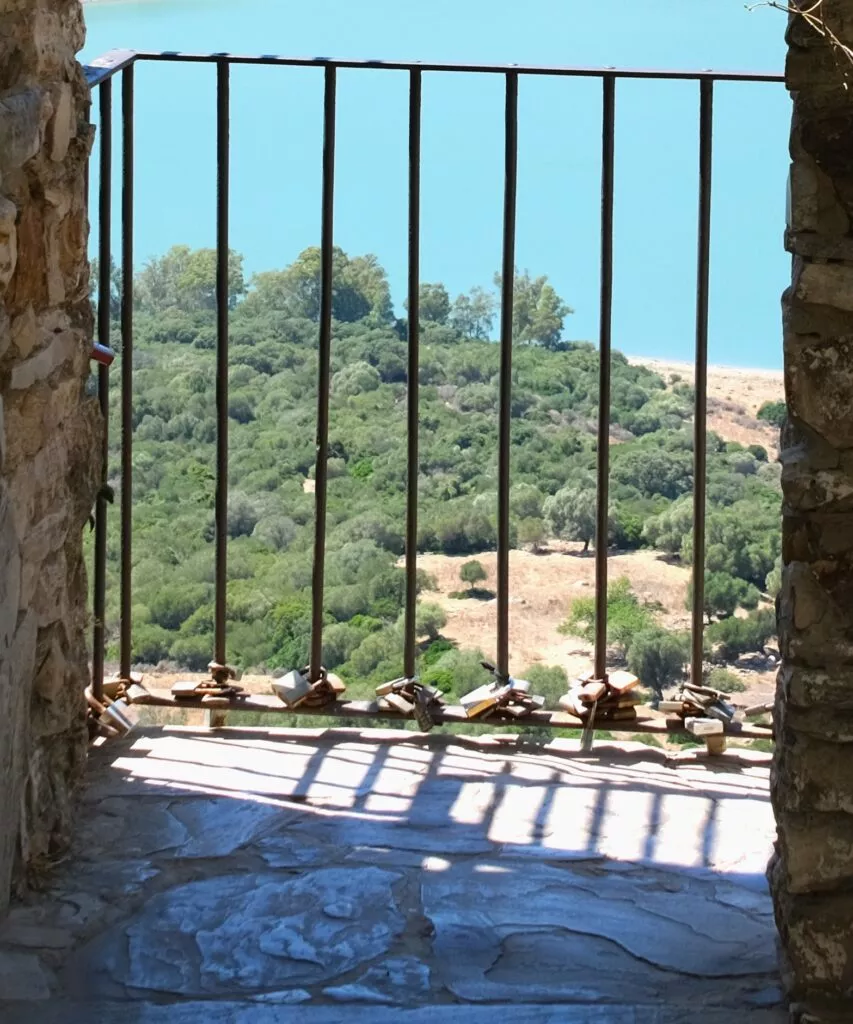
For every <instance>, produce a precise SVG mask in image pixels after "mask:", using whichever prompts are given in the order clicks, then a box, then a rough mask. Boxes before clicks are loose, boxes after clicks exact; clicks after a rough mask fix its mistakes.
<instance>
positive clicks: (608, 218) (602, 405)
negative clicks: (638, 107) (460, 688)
mask: <svg viewBox="0 0 853 1024" xmlns="http://www.w3.org/2000/svg"><path fill="white" fill-rule="evenodd" d="M602 85H603V106H602V126H601V140H602V143H601V302H600V312H599V333H598V508H597V514H596V527H595V678H596V679H604V678H605V677H606V675H607V537H608V533H609V528H610V516H609V512H610V348H611V345H610V342H611V324H612V314H613V137H614V134H615V122H616V79H615V78H614V77H613V76H612V75H607V76H606V77H605V78H604V80H603V83H602Z"/></svg>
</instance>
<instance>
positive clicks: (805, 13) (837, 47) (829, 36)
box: [746, 0, 853, 89]
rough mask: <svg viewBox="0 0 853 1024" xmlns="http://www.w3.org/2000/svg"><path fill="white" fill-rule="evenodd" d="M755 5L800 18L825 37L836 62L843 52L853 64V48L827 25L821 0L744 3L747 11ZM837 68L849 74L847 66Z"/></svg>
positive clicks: (845, 86)
mask: <svg viewBox="0 0 853 1024" xmlns="http://www.w3.org/2000/svg"><path fill="white" fill-rule="evenodd" d="M757 7H773V8H775V9H776V10H777V11H782V12H783V13H784V14H788V15H795V16H797V17H800V18H802V19H803V20H804V21H805V22H806V23H807V24H808V25H810V26H811V27H812V28H813V29H814V31H815V32H817V34H818V35H819V36H820V37H821V38H822V39H826V40H827V41H828V42H829V44H830V47H831V48H832V53H833V57H834V58H835V60H836V63H838V55H839V54H843V57H844V59H845V60H846V62H847V64H849V65H851V66H853V48H851V47H849V46H846V45H845V44H844V43H842V42H841V40H840V39H839V38H838V36H837V35H836V34H835V32H833V30H832V29H831V28H830V27H829V25H827V23H826V17H825V15H824V13H823V0H813V2H812V3H811V6H810V7H797V6H793V5H792V4H790V3H786V2H785V0H760V2H758V3H753V4H747V5H746V9H747V10H748V11H754V10H755V9H756V8H757ZM839 70H841V74H842V76H843V77H844V78H845V79H846V78H847V77H848V75H849V74H850V70H849V68H847V69H844V68H840V67H839ZM844 88H845V89H846V88H847V82H846V81H845V82H844Z"/></svg>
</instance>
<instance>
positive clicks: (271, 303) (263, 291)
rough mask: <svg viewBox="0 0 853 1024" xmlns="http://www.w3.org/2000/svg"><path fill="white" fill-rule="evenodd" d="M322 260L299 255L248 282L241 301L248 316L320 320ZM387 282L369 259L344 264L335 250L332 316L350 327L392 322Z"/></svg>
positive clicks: (314, 254)
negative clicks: (269, 313) (266, 314)
mask: <svg viewBox="0 0 853 1024" xmlns="http://www.w3.org/2000/svg"><path fill="white" fill-rule="evenodd" d="M321 269H322V259H321V253H320V249H319V248H317V247H316V246H313V247H311V248H308V249H305V250H304V251H303V252H301V253H300V254H299V256H298V257H297V258H296V260H295V261H294V262H293V263H291V265H290V266H289V267H286V268H285V269H284V270H270V271H266V272H264V273H261V274H256V275H255V276H254V277H253V278H252V292H251V293H250V295H249V298H248V299H247V306H248V309H249V310H250V311H252V312H264V311H276V312H279V313H283V314H284V315H286V316H288V317H293V318H297V319H303V320H313V321H315V322H316V321H318V320H319V319H320V291H321V277H322V274H321ZM392 309H393V308H392V304H391V292H390V289H389V287H388V278H387V276H386V274H385V271H384V270H383V269H382V267H381V266H380V265H379V261H378V260H377V259H376V257H375V256H372V255H367V256H356V257H355V258H354V259H350V257H349V256H347V254H346V253H345V252H344V251H343V249H341V248H339V247H337V246H335V249H334V251H333V253H332V316H333V317H334V319H335V320H339V321H340V322H341V323H355V322H356V321H358V320H364V319H365V318H367V317H368V316H370V317H371V319H372V320H373V321H374V322H375V323H377V324H381V323H389V322H390V321H391V320H392Z"/></svg>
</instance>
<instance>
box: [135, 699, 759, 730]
mask: <svg viewBox="0 0 853 1024" xmlns="http://www.w3.org/2000/svg"><path fill="white" fill-rule="evenodd" d="M134 703H135V704H139V705H141V706H154V707H167V708H181V709H183V710H186V709H188V708H195V709H200V710H204V711H206V710H207V708H206V707H205V705H204V704H202V702H201V700H200V699H193V700H175V699H174V698H173V697H172V695H171V693H170V692H169V691H168V690H151V691H149V692H148V694H147V696H146V697H144V698H141V699H140V700H137V701H134ZM241 711H248V712H253V713H254V712H261V713H263V714H273V715H276V714H277V715H302V716H314V715H316V716H322V717H323V718H333V719H334V718H353V719H359V718H375V719H380V720H382V721H386V722H397V723H399V722H406V721H411V722H414V719H413V718H406V717H404V716H403V715H401V714H397V713H394V712H391V711H383V710H382V709H381V708H380V707H379V702H378V701H376V700H347V701H340V702H336V703H333V704H326V705H323V706H320V707H306V706H305V705H304V704H303V705H299V706H298V707H295V708H289V707H286V706H285V705H284V704H282V702H281V701H280V700H279V699H278V697H275V696H273V695H272V694H265V693H263V694H249V695H248V696H247V697H246V698H245V699H244V700H241V701H239V702H237V703H235V704H234V706H233V707H232V708H230V709H229V714H231V713H239V712H241ZM433 716H434V719H435V723H436V725H472V724H474V725H489V726H494V727H495V728H496V729H497V728H500V727H501V726H507V725H509V726H512V727H514V728H517V727H518V726H522V727H527V728H531V729H577V730H578V731H580V730H581V728H582V723H581V721H580V719H578V718H575V717H574V715H570V714H568V713H567V712H564V711H531V712H530V714H528V715H525V716H524V717H523V718H516V717H515V716H513V715H510V714H506V713H504V712H501V711H496V712H493V713H492V714H490V715H484V716H483V717H481V718H477V719H475V720H473V721H472V720H471V719H470V718H468V716H467V714H466V712H465V709H464V708H463V707H460V706H459V705H455V704H454V705H446V706H442V707H441V708H437V709H436V710H435V711H434V712H433ZM600 728H601V729H602V730H607V731H608V732H627V733H653V734H657V735H659V736H666V735H678V736H681V735H689V733H688V732H687V730H686V729H685V728H684V725H683V723H682V722H681V721H679V720H678V719H675V718H667V717H666V716H664V715H662V714H660V713H658V712H656V711H654V710H652V709H651V708H646V707H641V708H638V709H637V718H636V719H633V720H631V721H619V720H618V719H617V720H616V721H610V720H609V719H606V720H602V722H601V726H600ZM725 734H726V735H728V736H737V737H739V738H741V739H772V738H773V729H772V728H771V727H765V726H759V725H751V724H750V723H748V722H743V723H741V722H730V723H728V724H727V725H726V727H725Z"/></svg>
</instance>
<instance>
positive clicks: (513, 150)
mask: <svg viewBox="0 0 853 1024" xmlns="http://www.w3.org/2000/svg"><path fill="white" fill-rule="evenodd" d="M504 125H505V127H504V223H503V259H502V264H501V358H500V406H499V411H498V417H499V422H498V579H497V587H498V630H497V632H498V644H497V648H498V649H497V675H498V678H500V679H506V678H508V676H509V488H510V443H511V431H510V427H511V419H512V313H513V290H514V286H515V199H516V186H517V182H518V72H516V71H509V72H507V75H506V108H505V112H504Z"/></svg>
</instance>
